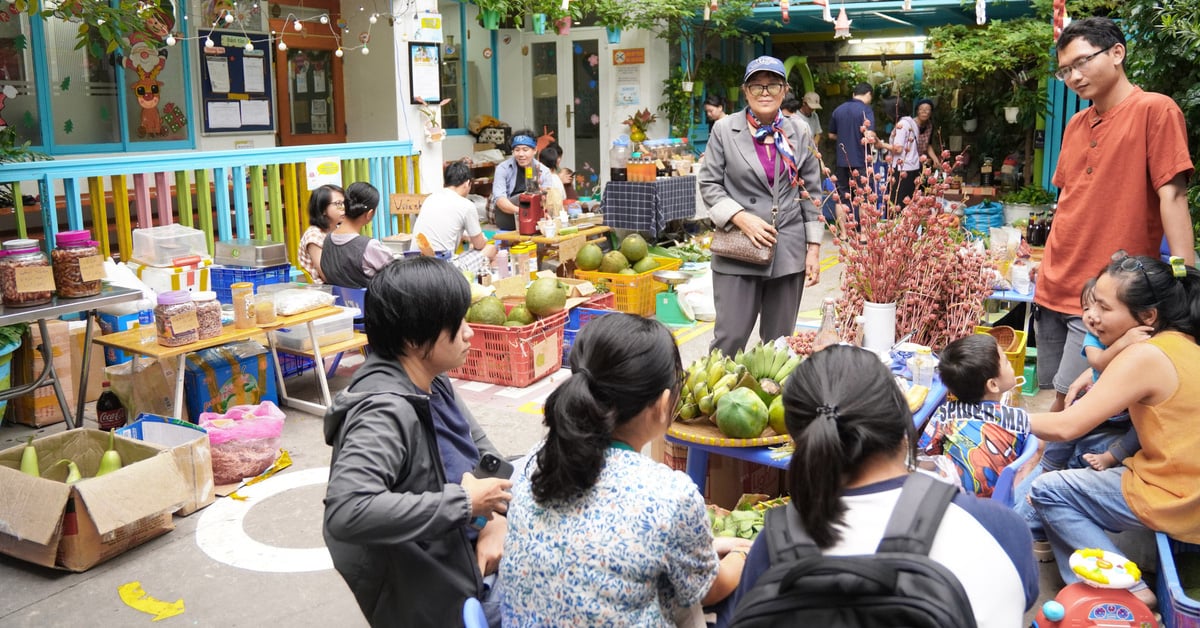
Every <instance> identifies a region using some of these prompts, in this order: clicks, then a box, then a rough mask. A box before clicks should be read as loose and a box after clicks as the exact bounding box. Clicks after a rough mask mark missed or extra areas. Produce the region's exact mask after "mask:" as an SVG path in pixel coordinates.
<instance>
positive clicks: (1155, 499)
mask: <svg viewBox="0 0 1200 628" xmlns="http://www.w3.org/2000/svg"><path fill="white" fill-rule="evenodd" d="M1171 262H1172V263H1170V264H1167V263H1165V262H1162V261H1161V260H1158V259H1154V258H1152V257H1130V256H1125V255H1123V254H1122V253H1118V255H1117V256H1115V257H1114V259H1113V261H1112V262H1111V263H1110V264H1109V265H1108V266H1107V267H1106V268H1105V269H1104V272H1103V273H1102V274H1101V275H1100V276H1099V277H1098V278H1097V279H1096V287H1095V291H1094V295H1095V296H1094V298H1095V303H1096V307H1094V308H1093V311H1094V312H1096V313H1097V314H1098V318H1096V319H1095V323H1094V327H1095V328H1096V335H1097V336H1098V337H1099V338H1100V341H1101V342H1102V343H1105V344H1111V343H1112V342H1113V341H1114V340H1115V337H1114V336H1113V334H1114V332H1113V331H1111V330H1115V329H1126V328H1128V327H1129V326H1130V325H1131V324H1136V325H1148V326H1150V327H1151V328H1153V332H1152V334H1151V336H1150V338H1149V339H1147V340H1144V341H1142V342H1137V343H1134V344H1132V345H1130V346H1128V347H1126V348H1125V349H1124V350H1122V351H1121V353H1119V354H1118V355H1117V356H1116V357H1114V358H1113V359H1112V361H1111V362H1109V363H1108V366H1107V367H1106V368H1105V369H1104V372H1103V373H1102V374H1101V375H1100V379H1099V380H1097V381H1096V383H1095V384H1094V385H1093V386H1092V389H1091V390H1090V391H1089V392H1088V393H1087V394H1086V395H1084V396H1083V397H1081V398H1080V399H1079V400H1078V401H1076V402H1075V403H1074V404H1072V405H1071V406H1069V407H1067V408H1066V409H1065V410H1063V411H1062V412H1047V413H1041V414H1033V415H1031V416H1030V426H1031V428H1032V429H1033V433H1034V434H1037V436H1038V437H1039V438H1043V439H1046V440H1049V441H1061V440H1070V439H1073V438H1078V437H1080V436H1082V435H1084V434H1087V433H1088V432H1090V431H1091V430H1092V429H1093V428H1095V427H1096V426H1098V425H1100V424H1102V423H1104V422H1105V421H1107V420H1108V418H1109V417H1111V416H1113V415H1115V414H1117V413H1118V412H1120V411H1121V410H1124V409H1125V408H1129V417H1130V421H1131V422H1132V423H1133V427H1134V429H1135V430H1136V431H1137V434H1138V439H1139V440H1140V441H1141V446H1142V448H1141V450H1139V451H1138V452H1137V453H1135V454H1133V455H1131V456H1129V457H1128V458H1126V459H1125V460H1124V462H1123V464H1122V465H1119V466H1115V467H1112V468H1109V469H1105V470H1103V471H1096V470H1095V469H1068V470H1065V471H1057V472H1054V473H1045V474H1042V475H1041V476H1039V477H1038V478H1037V479H1036V480H1034V482H1033V488H1032V489H1031V490H1030V493H1029V497H1030V501H1031V502H1032V504H1033V507H1034V509H1035V510H1036V511H1037V513H1038V514H1039V515H1040V516H1041V518H1042V522H1043V523H1044V524H1045V529H1046V534H1047V536H1048V537H1049V541H1050V547H1051V548H1052V549H1053V550H1054V556H1055V559H1056V560H1057V561H1058V570H1059V573H1060V574H1061V575H1062V577H1063V581H1064V582H1066V583H1068V584H1070V583H1072V582H1075V581H1077V580H1079V578H1078V576H1076V575H1075V574H1074V573H1073V572H1072V571H1071V568H1070V566H1069V563H1068V558H1069V557H1070V555H1071V553H1072V552H1073V551H1075V550H1076V549H1081V548H1089V547H1094V548H1099V549H1104V550H1109V551H1114V552H1116V551H1118V550H1117V548H1116V546H1115V545H1114V544H1113V542H1112V540H1111V539H1110V538H1109V536H1108V535H1107V534H1106V533H1105V531H1106V530H1108V531H1114V532H1115V531H1125V530H1145V529H1150V530H1155V531H1159V532H1165V533H1167V534H1168V535H1170V536H1171V537H1172V538H1175V539H1177V540H1180V541H1184V542H1186V543H1200V464H1197V462H1196V460H1197V459H1196V450H1197V448H1200V431H1198V430H1196V416H1197V415H1198V414H1200V388H1197V387H1196V386H1195V382H1196V380H1197V379H1198V378H1200V345H1197V344H1196V338H1197V334H1198V333H1200V271H1198V270H1196V268H1194V267H1190V266H1185V265H1184V264H1183V261H1182V260H1181V259H1179V258H1171ZM1089 381H1090V376H1087V375H1086V374H1085V375H1084V376H1081V377H1080V378H1079V379H1077V380H1076V381H1075V384H1073V385H1072V387H1071V390H1069V391H1068V392H1067V398H1068V399H1074V398H1075V394H1076V393H1077V392H1078V391H1079V390H1080V389H1081V388H1082V386H1083V385H1084V384H1086V383H1087V382H1089ZM1118 553H1120V552H1118ZM1132 591H1133V593H1134V594H1135V595H1137V596H1138V597H1139V598H1140V599H1141V600H1142V601H1143V602H1146V604H1147V606H1151V607H1153V605H1154V604H1155V602H1156V600H1155V596H1154V592H1153V591H1151V590H1150V589H1149V588H1148V587H1147V586H1146V584H1145V583H1144V582H1140V583H1138V585H1136V586H1135V588H1134V589H1132Z"/></svg>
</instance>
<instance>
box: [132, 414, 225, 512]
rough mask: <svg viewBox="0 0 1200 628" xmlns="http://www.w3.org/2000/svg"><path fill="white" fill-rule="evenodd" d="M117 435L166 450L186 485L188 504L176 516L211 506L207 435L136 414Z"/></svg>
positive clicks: (195, 427) (187, 426)
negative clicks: (168, 451) (160, 446)
mask: <svg viewBox="0 0 1200 628" xmlns="http://www.w3.org/2000/svg"><path fill="white" fill-rule="evenodd" d="M117 434H118V435H120V436H124V437H126V438H132V439H133V440H139V441H145V442H147V443H153V444H155V445H162V446H163V447H167V448H168V449H169V450H170V452H171V456H172V457H173V458H174V459H175V466H176V467H177V468H178V469H179V473H180V475H182V476H183V481H184V483H185V484H186V485H187V501H185V502H184V503H183V505H182V506H180V507H179V510H176V511H175V514H177V515H180V516H187V515H190V514H192V513H193V512H196V511H197V510H200V509H201V508H204V507H205V506H207V505H209V504H211V503H213V500H214V499H216V497H217V495H216V491H215V489H216V487H215V486H214V485H213V469H212V446H211V445H209V443H208V432H207V431H206V430H205V429H204V428H202V427H200V426H198V425H192V424H191V423H185V422H184V421H180V420H178V419H172V418H170V417H165V416H159V415H156V414H139V415H138V417H137V420H136V421H134V422H133V423H130V424H129V425H126V426H125V427H122V428H119V429H118V430H117Z"/></svg>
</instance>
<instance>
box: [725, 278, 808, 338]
mask: <svg viewBox="0 0 1200 628" xmlns="http://www.w3.org/2000/svg"><path fill="white" fill-rule="evenodd" d="M803 294H804V273H802V272H801V273H794V274H791V275H784V276H783V277H758V276H754V275H727V274H725V273H719V272H715V271H714V272H713V297H714V301H715V303H716V309H717V320H716V326H715V328H714V330H713V341H712V345H711V346H710V347H709V348H710V349H712V348H716V349H720V350H721V352H722V353H724V354H725V355H727V356H729V357H733V356H735V355H737V352H738V351H740V350H742V349H744V348H745V347H746V341H748V340H749V339H750V331H751V330H753V329H754V323H755V321H757V322H758V336H759V338H762V339H763V340H766V341H770V340H774V339H776V338H778V337H780V336H790V335H792V333H794V332H795V330H796V316H797V315H798V314H799V313H800V297H801V296H802V295H803Z"/></svg>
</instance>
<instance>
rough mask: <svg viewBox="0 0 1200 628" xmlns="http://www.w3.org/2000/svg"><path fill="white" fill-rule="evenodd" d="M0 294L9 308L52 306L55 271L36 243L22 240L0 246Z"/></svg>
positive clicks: (11, 241) (10, 241)
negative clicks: (0, 254) (1, 252)
mask: <svg viewBox="0 0 1200 628" xmlns="http://www.w3.org/2000/svg"><path fill="white" fill-rule="evenodd" d="M0 250H2V251H3V257H0V293H3V300H4V305H5V306H6V307H26V306H30V305H41V304H43V303H49V302H50V299H51V298H53V297H54V271H53V270H51V268H50V259H49V258H48V257H46V254H45V253H43V252H42V251H41V249H39V248H38V242H37V240H29V239H25V238H21V239H18V240H9V241H8V242H5V243H4V244H2V245H0Z"/></svg>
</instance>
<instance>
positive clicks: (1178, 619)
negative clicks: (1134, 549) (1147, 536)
mask: <svg viewBox="0 0 1200 628" xmlns="http://www.w3.org/2000/svg"><path fill="white" fill-rule="evenodd" d="M1154 537H1155V541H1156V542H1157V543H1158V585H1157V586H1156V587H1155V594H1156V595H1158V611H1159V613H1161V614H1162V620H1163V625H1164V626H1166V628H1198V627H1200V601H1197V600H1194V599H1192V598H1189V597H1188V596H1187V593H1186V592H1184V590H1183V582H1182V581H1181V580H1180V577H1179V569H1178V567H1177V566H1176V563H1175V560H1176V557H1177V556H1180V555H1182V554H1196V553H1200V545H1192V544H1190V543H1183V542H1181V541H1176V540H1175V539H1172V538H1171V537H1169V536H1167V535H1166V534H1163V533H1162V532H1158V533H1156V534H1155V535H1154ZM1189 584H1191V585H1192V586H1195V583H1189Z"/></svg>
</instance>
